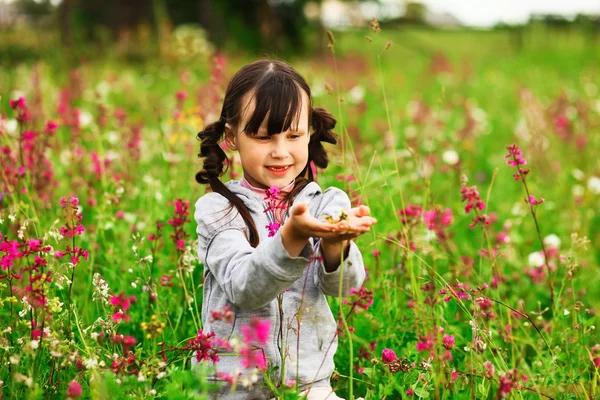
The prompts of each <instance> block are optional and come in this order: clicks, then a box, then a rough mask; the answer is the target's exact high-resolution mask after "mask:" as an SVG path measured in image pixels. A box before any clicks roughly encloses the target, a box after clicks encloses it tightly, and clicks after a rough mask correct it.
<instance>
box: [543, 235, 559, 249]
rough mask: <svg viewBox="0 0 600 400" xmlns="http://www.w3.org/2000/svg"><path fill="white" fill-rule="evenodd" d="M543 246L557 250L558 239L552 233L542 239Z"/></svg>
mask: <svg viewBox="0 0 600 400" xmlns="http://www.w3.org/2000/svg"><path fill="white" fill-rule="evenodd" d="M544 244H545V245H546V246H551V247H554V248H557V249H558V248H559V247H560V238H559V237H558V236H556V235H555V234H554V233H553V234H551V235H548V236H546V237H545V238H544Z"/></svg>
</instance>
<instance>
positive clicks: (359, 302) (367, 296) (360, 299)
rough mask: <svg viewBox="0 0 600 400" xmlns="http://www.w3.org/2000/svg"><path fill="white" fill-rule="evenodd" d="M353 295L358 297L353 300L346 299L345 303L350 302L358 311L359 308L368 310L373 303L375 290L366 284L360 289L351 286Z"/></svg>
mask: <svg viewBox="0 0 600 400" xmlns="http://www.w3.org/2000/svg"><path fill="white" fill-rule="evenodd" d="M352 295H357V297H356V298H355V299H353V300H352V301H350V300H349V299H344V304H349V305H350V306H351V307H352V308H353V309H354V311H358V308H362V309H363V310H367V309H369V307H371V306H372V305H373V292H372V291H371V290H369V289H367V288H366V287H364V286H362V287H361V288H360V289H358V290H357V289H355V288H351V289H350V296H352Z"/></svg>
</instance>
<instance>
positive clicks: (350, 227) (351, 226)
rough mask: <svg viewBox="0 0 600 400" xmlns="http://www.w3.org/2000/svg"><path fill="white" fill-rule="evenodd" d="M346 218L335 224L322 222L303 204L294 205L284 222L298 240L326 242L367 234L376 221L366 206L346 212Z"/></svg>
mask: <svg viewBox="0 0 600 400" xmlns="http://www.w3.org/2000/svg"><path fill="white" fill-rule="evenodd" d="M346 214H347V215H348V218H347V219H346V220H342V221H339V222H336V223H333V224H332V223H329V222H322V221H319V220H318V219H317V218H315V217H313V216H312V215H310V212H309V209H308V206H307V205H306V204H305V203H298V204H296V205H295V206H294V207H293V208H292V210H291V215H290V217H289V218H288V220H287V221H286V224H290V228H291V231H292V233H293V235H294V236H296V237H298V238H306V239H308V238H310V237H319V238H322V239H323V240H327V241H328V242H335V241H340V240H350V239H354V238H356V237H358V236H360V235H361V234H363V233H365V232H368V231H369V229H370V227H371V226H372V225H374V224H375V223H376V222H377V220H376V219H375V218H373V217H371V216H370V215H371V210H370V209H369V207H367V206H360V207H355V208H352V209H350V210H349V211H347V212H346Z"/></svg>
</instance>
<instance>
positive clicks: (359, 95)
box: [348, 85, 367, 104]
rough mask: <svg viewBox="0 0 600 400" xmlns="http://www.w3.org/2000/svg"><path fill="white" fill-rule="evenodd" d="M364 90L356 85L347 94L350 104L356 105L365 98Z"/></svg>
mask: <svg viewBox="0 0 600 400" xmlns="http://www.w3.org/2000/svg"><path fill="white" fill-rule="evenodd" d="M366 92H367V91H366V90H365V88H364V87H363V86H362V85H356V86H354V87H353V88H352V89H350V91H349V92H348V100H349V102H350V103H351V104H358V103H360V102H361V101H363V99H364V98H365V94H366Z"/></svg>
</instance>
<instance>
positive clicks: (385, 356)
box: [381, 348, 398, 363]
mask: <svg viewBox="0 0 600 400" xmlns="http://www.w3.org/2000/svg"><path fill="white" fill-rule="evenodd" d="M397 359H398V356H396V353H394V350H392V349H387V348H386V349H383V351H382V352H381V360H382V361H383V362H384V363H391V362H394V361H396V360H397Z"/></svg>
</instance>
